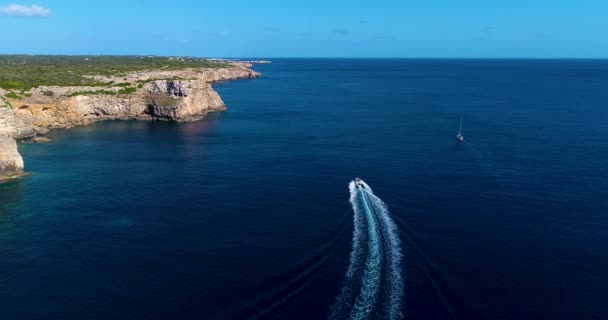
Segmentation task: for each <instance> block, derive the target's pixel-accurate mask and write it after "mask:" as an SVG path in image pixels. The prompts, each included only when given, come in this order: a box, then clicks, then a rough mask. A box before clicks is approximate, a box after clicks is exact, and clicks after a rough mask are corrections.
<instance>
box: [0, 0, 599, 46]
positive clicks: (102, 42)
mask: <svg viewBox="0 0 608 320" xmlns="http://www.w3.org/2000/svg"><path fill="white" fill-rule="evenodd" d="M11 4H13V5H12V6H9V5H11ZM32 5H37V6H35V7H32ZM0 27H1V29H2V30H3V32H2V35H3V39H2V41H0V53H37V54H42V53H49V54H155V55H191V56H204V57H487V58H495V57H527V58H543V57H546V58H560V57H564V58H608V36H607V35H608V1H607V0H552V1H550V0H528V1H523V0H502V1H493V0H485V1H482V0H479V1H473V0H409V1H408V0H401V1H381V0H379V1H358V0H351V1H341V0H335V1H332V0H324V1H319V0H307V1H304V0H300V1H291V0H283V1H274V0H269V1H261V0H260V1H253V0H249V1H244V0H216V1H207V0H198V1H194V0H182V1H166V0H165V1H155V0H147V1H139V0H122V1H116V0H105V1H94V0H91V1H85V0H49V1H45V0H37V1H36V2H23V1H21V0H15V1H12V2H4V1H2V0H0Z"/></svg>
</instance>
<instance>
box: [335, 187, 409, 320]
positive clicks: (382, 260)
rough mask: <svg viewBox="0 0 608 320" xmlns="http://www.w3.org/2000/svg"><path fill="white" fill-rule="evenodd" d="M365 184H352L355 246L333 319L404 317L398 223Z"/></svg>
mask: <svg viewBox="0 0 608 320" xmlns="http://www.w3.org/2000/svg"><path fill="white" fill-rule="evenodd" d="M362 184H363V186H364V187H363V188H357V186H356V185H355V183H354V182H351V183H350V184H349V190H350V202H351V205H352V207H353V213H354V215H353V222H354V231H353V248H352V251H351V255H350V263H349V266H348V270H347V272H346V276H345V279H344V285H343V288H342V291H341V293H340V295H339V296H338V299H337V301H336V303H335V305H334V306H333V308H332V312H331V315H330V319H347V318H350V319H352V320H359V319H369V318H371V317H374V316H375V317H381V318H388V319H391V320H397V319H401V318H402V313H401V306H402V304H401V300H402V298H403V293H404V287H403V277H402V275H401V274H402V271H401V260H402V254H401V247H400V246H401V241H400V240H399V236H398V234H397V227H396V225H395V223H394V222H393V220H392V218H391V217H390V212H389V211H388V208H387V206H386V204H384V202H382V200H380V198H378V197H377V196H375V195H374V193H373V191H372V189H371V187H369V185H367V184H366V183H365V182H362ZM380 299H384V300H386V301H380ZM380 315H381V316H380Z"/></svg>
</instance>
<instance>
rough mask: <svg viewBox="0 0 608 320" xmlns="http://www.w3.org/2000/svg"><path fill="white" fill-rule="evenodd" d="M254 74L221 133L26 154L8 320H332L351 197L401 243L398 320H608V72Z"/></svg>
mask: <svg viewBox="0 0 608 320" xmlns="http://www.w3.org/2000/svg"><path fill="white" fill-rule="evenodd" d="M254 69H256V70H258V71H260V72H262V73H263V77H262V78H260V79H255V80H240V81H233V82H223V83H218V84H215V85H214V87H215V88H216V90H217V91H218V92H219V93H220V95H221V96H222V98H223V99H224V101H225V102H226V104H227V106H228V111H227V112H224V113H217V114H212V115H210V116H209V117H208V118H207V119H205V120H203V121H197V122H191V123H164V122H137V121H113V122H101V123H96V124H93V125H91V126H85V127H77V128H72V129H67V130H54V131H51V133H50V134H49V137H50V138H52V139H53V142H51V143H48V144H22V145H20V146H19V150H20V152H21V153H22V155H23V157H24V160H25V164H26V170H27V171H28V172H30V173H31V174H30V175H28V176H27V177H24V178H22V179H16V180H14V181H10V182H7V183H1V184H0V314H2V318H3V319H249V318H258V319H327V318H328V317H329V316H330V315H331V312H332V307H333V306H335V305H336V302H337V300H338V299H339V297H340V294H341V292H343V289H344V288H345V287H346V286H348V285H350V286H354V285H353V284H352V283H351V284H349V283H346V282H347V281H345V279H346V280H348V278H347V277H346V275H347V271H348V270H349V265H350V262H351V261H350V259H351V253H352V251H353V239H354V236H353V232H354V230H356V229H357V227H358V226H357V224H356V223H357V222H356V221H354V220H353V215H354V212H353V207H352V206H351V203H349V197H350V192H349V188H348V184H349V182H350V181H351V180H352V179H353V178H354V177H356V176H360V177H362V178H363V179H364V180H365V181H366V182H367V183H368V184H369V185H370V186H371V187H372V188H373V190H374V191H373V193H374V195H375V196H377V197H379V199H382V201H383V202H384V203H386V205H387V206H388V210H389V211H390V217H391V218H392V219H393V221H394V224H395V226H396V231H397V235H398V237H399V242H400V244H399V245H400V250H401V254H402V255H403V257H402V258H401V259H400V261H399V262H400V264H399V268H400V269H399V271H400V274H401V275H402V282H403V294H402V295H401V296H400V300H401V303H400V305H399V308H400V312H401V313H402V314H403V318H404V319H526V318H527V319H532V318H546V319H593V318H595V319H600V318H603V317H605V315H606V314H608V306H607V305H606V304H605V301H608V293H607V292H606V290H605V288H606V287H608V272H607V271H606V270H608V235H607V233H606V230H608V216H607V215H606V211H607V210H606V209H607V208H608V169H607V167H606V162H605V161H606V159H608V139H607V138H608V121H606V120H607V119H608V107H607V106H608V91H606V90H605V89H606V88H607V87H608V61H577V60H397V59H392V60H391V59H385V60H356V59H342V60H333V59H309V60H299V59H278V60H275V61H274V62H273V63H272V64H264V65H256V66H255V67H254ZM461 113H462V115H463V119H464V120H463V122H464V123H463V127H464V137H465V142H464V143H458V142H457V141H456V139H455V135H456V133H457V128H458V120H459V117H460V114H461ZM370 221H371V220H370ZM360 227H362V226H360ZM380 227H381V226H380ZM362 230H363V229H362ZM378 230H380V229H378ZM378 234H379V235H380V236H382V235H383V233H382V232H379V233H378ZM384 249H386V247H384ZM382 254H385V252H382ZM363 256H364V257H365V255H363ZM387 259H388V258H382V259H381V261H380V262H378V263H379V265H380V267H381V268H387V267H383V265H382V263H385V264H386V262H385V260H387ZM380 278H381V277H380ZM382 279H384V280H382V281H388V280H386V279H385V278H382ZM369 287H373V288H374V290H379V291H378V292H377V293H376V291H374V292H373V293H374V297H377V298H376V299H380V300H382V299H387V298H388V296H389V295H390V293H386V292H381V291H382V290H384V288H388V287H390V286H388V285H378V286H369ZM357 288H358V287H357ZM357 288H355V289H353V290H354V291H357ZM345 301H346V300H345ZM388 303H389V302H387V301H380V302H378V304H377V305H378V306H379V307H377V308H381V307H380V306H384V305H386V304H388ZM353 307H354V306H353ZM346 309H348V307H346ZM387 309H389V308H387ZM375 312H376V311H374V310H372V311H371V313H370V315H369V317H370V318H372V319H378V318H381V317H382V313H381V312H377V313H375ZM395 314H396V313H395ZM350 315H351V313H350V310H349V311H348V312H345V313H344V314H338V315H334V316H335V317H336V318H348V317H349V316H350ZM366 316H367V314H366Z"/></svg>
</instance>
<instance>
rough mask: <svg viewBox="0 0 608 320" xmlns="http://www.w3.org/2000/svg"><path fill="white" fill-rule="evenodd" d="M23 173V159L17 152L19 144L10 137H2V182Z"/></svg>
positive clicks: (0, 151) (0, 177) (0, 176)
mask: <svg viewBox="0 0 608 320" xmlns="http://www.w3.org/2000/svg"><path fill="white" fill-rule="evenodd" d="M21 173H23V158H21V155H20V154H19V151H17V142H16V141H15V139H13V138H12V137H10V136H7V135H0V181H1V180H3V179H6V178H10V177H12V176H15V175H19V174H21Z"/></svg>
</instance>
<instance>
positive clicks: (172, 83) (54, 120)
mask: <svg viewBox="0 0 608 320" xmlns="http://www.w3.org/2000/svg"><path fill="white" fill-rule="evenodd" d="M250 67H251V65H250V64H247V63H232V64H230V65H229V66H227V67H225V68H212V69H186V70H177V71H158V70H152V71H145V72H138V73H133V74H128V75H123V76H121V77H105V78H103V79H100V80H103V81H104V82H105V83H109V84H110V85H108V86H106V87H101V88H100V87H56V86H46V87H38V88H34V89H31V90H30V91H29V92H27V94H24V95H23V96H21V95H19V96H17V97H15V95H14V94H13V95H11V94H9V92H7V91H4V90H2V89H0V177H1V176H7V175H14V174H18V173H20V172H22V171H23V160H22V159H21V156H20V155H19V153H18V152H17V147H16V143H15V140H14V138H24V137H33V136H39V135H43V134H45V133H46V132H48V131H49V130H50V129H53V128H69V127H73V126H79V125H86V124H89V123H91V122H94V121H101V120H114V119H116V120H122V119H125V120H126V119H129V120H130V119H132V120H140V119H141V120H163V121H193V120H198V119H201V118H203V117H204V116H205V115H206V114H207V113H209V112H214V111H222V110H225V109H226V106H225V104H224V102H223V101H222V99H221V97H220V96H219V95H218V94H217V92H216V91H215V90H213V88H212V87H211V83H213V82H215V81H224V80H232V79H239V78H254V77H258V76H259V75H260V74H259V73H257V72H255V71H253V70H251V69H250ZM113 84H116V85H113ZM3 103H4V105H5V106H4V107H3V106H2V105H3Z"/></svg>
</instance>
